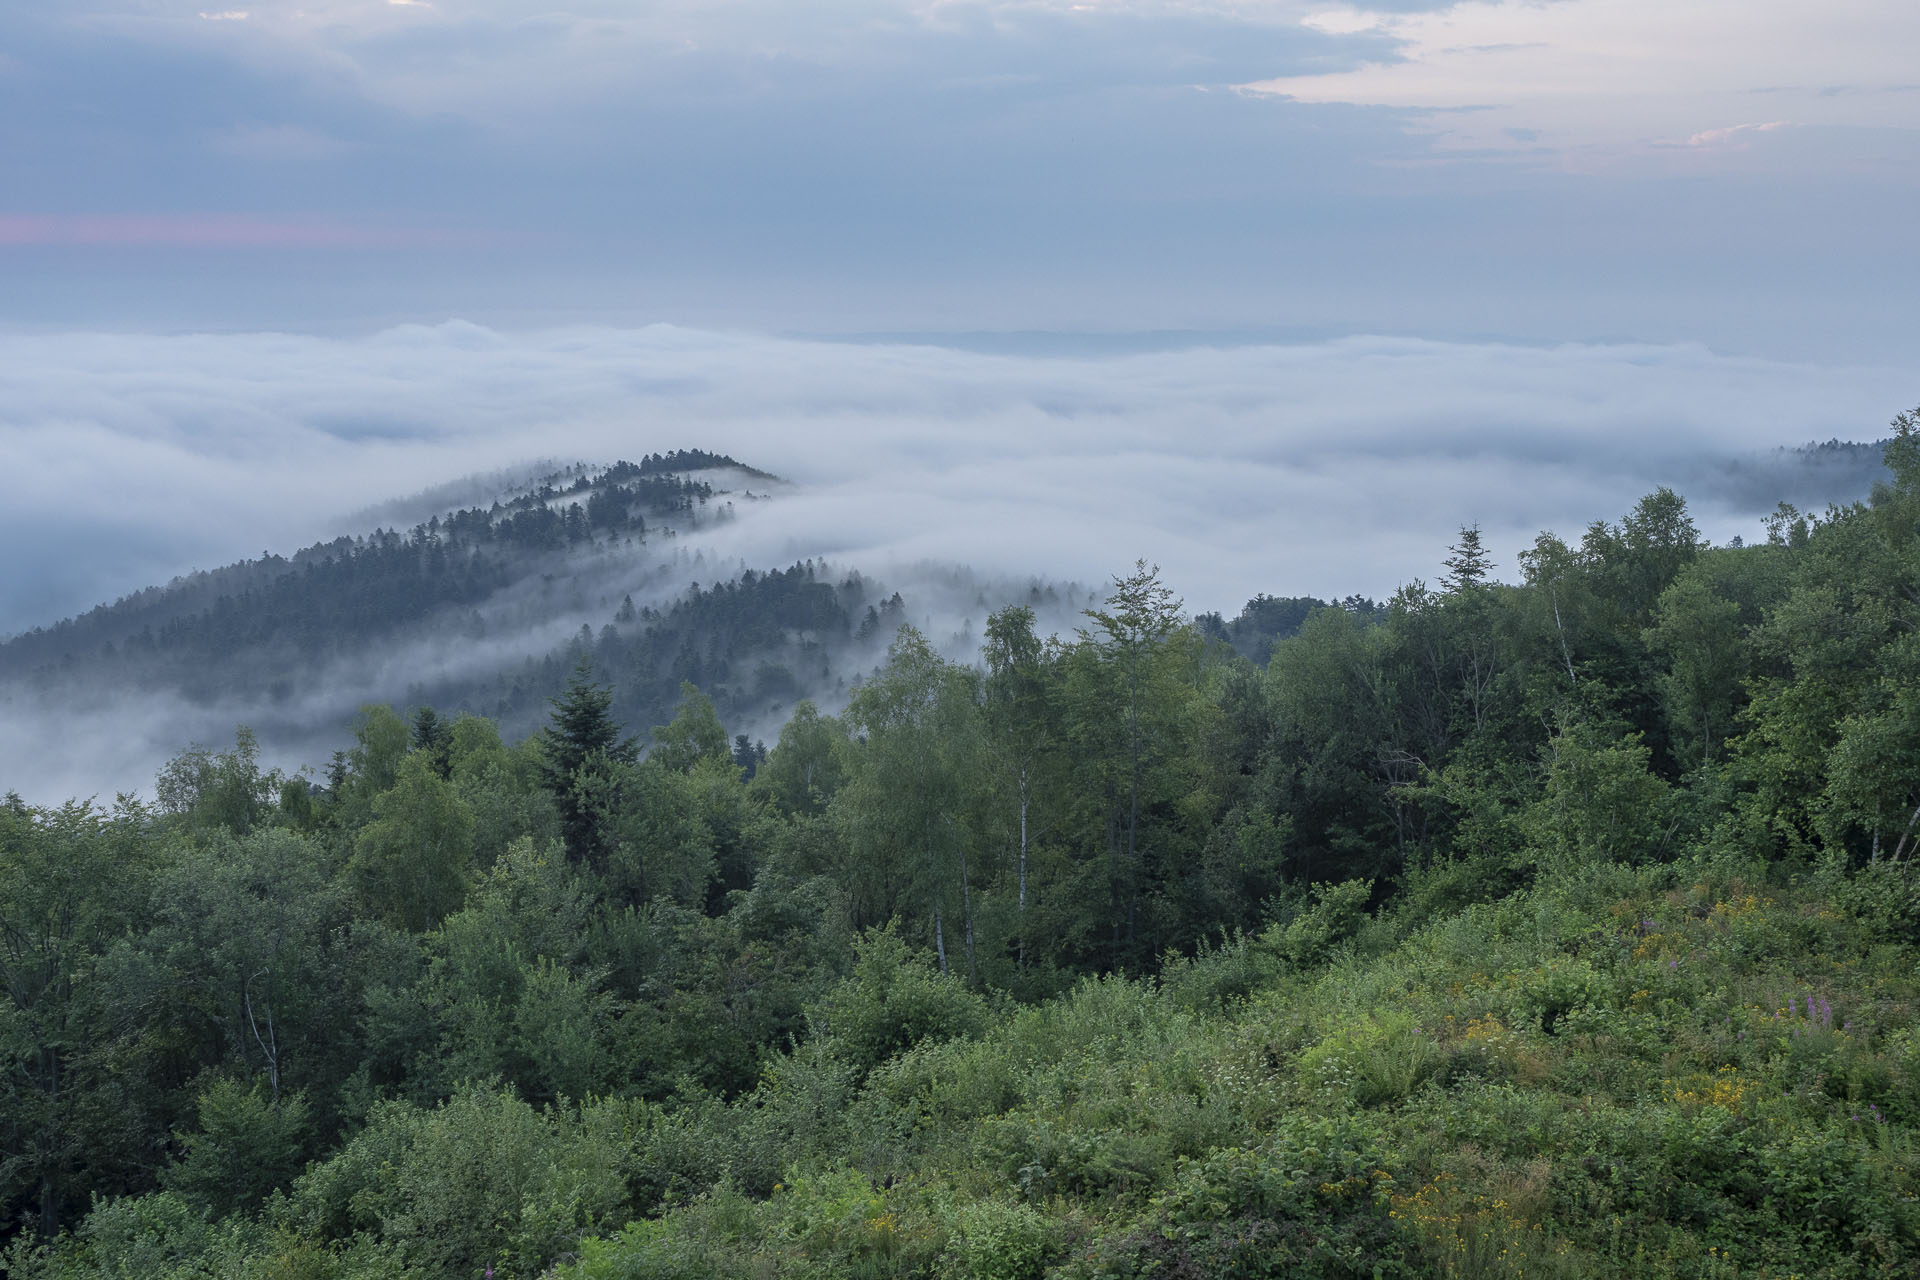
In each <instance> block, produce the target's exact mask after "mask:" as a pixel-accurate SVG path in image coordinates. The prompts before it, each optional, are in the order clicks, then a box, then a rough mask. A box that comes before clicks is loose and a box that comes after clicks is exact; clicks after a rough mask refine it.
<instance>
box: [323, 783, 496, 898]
mask: <svg viewBox="0 0 1920 1280" xmlns="http://www.w3.org/2000/svg"><path fill="white" fill-rule="evenodd" d="M373 815H374V820H373V821H372V822H371V823H369V824H368V825H367V826H366V827H365V828H363V829H362V830H361V832H360V835H359V838H358V839H357V840H356V841H355V842H354V850H353V858H352V860H351V861H350V862H349V863H348V867H347V869H348V873H349V875H350V876H351V877H352V879H353V884H354V889H355V892H356V893H357V894H358V895H359V898H360V901H361V903H362V904H363V907H364V909H365V910H366V912H367V914H369V915H374V916H378V917H380V918H382V919H384V920H386V921H387V922H388V923H390V924H392V925H394V926H395V927H397V928H402V929H407V930H411V931H413V932H415V933H419V932H423V931H425V930H427V929H430V928H432V927H433V926H434V925H435V924H436V923H438V922H439V920H440V919H441V917H443V916H445V915H446V914H447V913H448V912H450V911H452V910H454V909H455V908H456V907H458V906H459V905H460V899H461V898H462V897H463V896H464V895H465V893H466V887H467V866H468V863H469V861H470V860H471V858H472V856H473V815H472V814H470V813H468V812H467V809H466V806H465V805H463V804H462V803H461V801H460V796H459V793H458V792H457V791H456V790H455V789H454V787H453V785H452V784H451V783H449V782H446V781H445V780H443V779H442V778H441V777H440V774H439V771H438V769H437V768H436V767H435V764H434V759H433V756H432V755H431V754H430V753H427V752H421V751H416V752H413V753H411V754H409V755H408V756H407V757H406V758H405V759H404V760H402V761H401V763H400V767H399V770H398V772H397V775H396V776H395V779H394V783H393V786H392V787H391V788H389V789H388V790H386V791H383V792H381V793H380V795H379V797H378V798H376V799H375V800H374V802H373Z"/></svg>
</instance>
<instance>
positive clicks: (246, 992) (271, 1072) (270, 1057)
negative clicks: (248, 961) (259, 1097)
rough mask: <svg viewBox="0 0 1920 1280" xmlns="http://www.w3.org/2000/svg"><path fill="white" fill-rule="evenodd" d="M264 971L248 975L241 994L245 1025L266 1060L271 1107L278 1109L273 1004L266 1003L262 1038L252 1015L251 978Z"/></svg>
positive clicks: (277, 1069) (277, 1047)
mask: <svg viewBox="0 0 1920 1280" xmlns="http://www.w3.org/2000/svg"><path fill="white" fill-rule="evenodd" d="M266 972H267V970H265V969H262V970H260V972H259V973H255V974H252V975H250V976H249V977H248V978H247V981H246V983H245V985H244V987H243V988H242V992H241V994H242V995H243V996H245V998H246V1002H247V1025H248V1026H250V1027H252V1028H253V1038H254V1040H255V1041H256V1042H257V1043H258V1044H259V1045H260V1052H261V1053H262V1054H263V1055H264V1056H265V1057H266V1060H267V1079H268V1081H269V1082H271V1084H272V1085H273V1109H274V1110H275V1111H278V1110H279V1109H280V1039H279V1037H278V1036H276V1035H274V1033H273V1005H272V1004H271V1003H269V1004H268V1005H267V1034H266V1037H265V1038H264V1039H263V1038H262V1037H261V1035H260V1024H259V1023H258V1022H256V1021H255V1020H254V1017H253V980H254V978H257V977H259V976H260V975H261V974H264V973H266Z"/></svg>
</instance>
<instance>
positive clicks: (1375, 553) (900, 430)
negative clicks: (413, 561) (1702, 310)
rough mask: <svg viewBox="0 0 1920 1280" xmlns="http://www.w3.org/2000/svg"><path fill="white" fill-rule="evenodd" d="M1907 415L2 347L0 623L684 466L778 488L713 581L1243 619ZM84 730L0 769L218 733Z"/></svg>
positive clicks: (1332, 347)
mask: <svg viewBox="0 0 1920 1280" xmlns="http://www.w3.org/2000/svg"><path fill="white" fill-rule="evenodd" d="M1914 398H1915V392H1914V388H1913V382H1912V378H1911V375H1910V374H1908V373H1903V372H1902V371H1899V370H1896V369H1891V368H1882V367H1850V368H1849V367H1836V366H1817V365H1805V364H1788V363H1781V362H1773V361H1765V360H1758V359H1752V358H1744V357H1734V356H1726V355H1720V354H1716V353H1714V352H1711V351H1708V350H1706V349H1704V348H1700V347H1694V346H1671V347H1654V346H1632V345H1565V346H1557V347H1533V346H1513V345H1500V344H1492V343H1488V344H1459V343H1437V342H1426V341H1418V340H1411V339H1402V338H1373V337H1357V338H1350V339H1345V340H1341V341H1334V342H1325V343H1317V344H1310V345H1288V346H1277V345H1248V346H1209V347H1191V348H1169V349H1161V350H1149V351H1131V352H1127V353H1124V354H1112V355H1085V354H1082V355H1061V354H1046V355H1017V354H1003V353H1002V354H996V353H984V352H981V351H978V350H963V349H958V348H957V347H945V346H936V345H904V344H886V343H842V342H830V341H815V340H804V339H790V338H776V337H764V336H750V335H741V334H728V333H711V332H697V331H690V330H685V329H676V328H670V327H664V326H662V327H654V328H648V329H641V330H614V329H568V330H551V331H546V332H540V333H531V334H511V333H499V332H494V331H491V330H487V329H482V328H479V327H476V326H473V325H469V324H464V323H457V322H456V323H449V324H444V325H439V326H434V327H418V326H409V327H404V328H399V329H393V330H389V331H386V332H383V333H379V334H376V335H373V336H371V337H367V338H363V339H358V340H338V339H329V338H317V337H303V336H288V335H278V334H230V335H182V336H128V335H104V334H100V335H84V334H67V335H29V336H15V337H11V338H9V339H8V340H7V342H6V343H5V344H4V346H0V432H4V435H5V438H6V440H7V465H6V466H5V467H4V468H0V539H4V541H5V544H6V545H7V546H8V547H9V548H10V549H11V550H12V551H13V554H12V555H11V556H10V557H9V565H8V570H7V572H6V574H5V575H4V577H0V633H5V632H10V631H17V630H21V629H25V628H27V627H30V626H33V625H37V624H41V623H45V622H51V621H53V620H54V619H56V618H58V617H60V616H63V615H66V614H71V613H74V612H77V611H80V610H83V609H85V608H87V607H89V606H91V605H93V604H95V603H98V602H100V601H102V600H106V599H111V598H113V597H115V596H117V595H119V594H121V593H123V592H126V591H129V590H132V589H135V588H138V587H141V586H145V585H149V584H152V583H156V582H164V581H166V580H167V579H168V578H169V577H171V576H173V575H174V574H176V573H179V572H183V571H185V570H187V569H190V568H195V567H212V566H214V565H217V564H221V563H224V562H227V561H231V560H234V559H237V558H240V557H243V556H250V555H258V554H259V553H260V552H261V551H262V549H271V550H273V551H276V552H286V551H291V550H292V549H294V548H295V547H297V546H300V545H304V544H305V543H308V542H311V541H314V540H316V539H319V538H322V537H330V536H333V535H335V534H338V533H341V532H357V531H363V529H364V527H365V523H364V522H363V521H362V520H361V519H357V518H350V517H348V516H346V515H343V513H348V512H356V511H358V512H367V511H369V510H371V511H375V512H380V513H385V514H384V517H383V518H386V519H389V520H392V521H394V522H405V521H406V520H407V519H408V518H409V517H406V516H404V515H403V514H402V513H403V512H404V511H405V510H406V508H407V506H408V505H409V504H406V503H400V502H396V501H395V500H396V499H401V498H404V497H405V496H406V495H409V494H415V493H419V492H421V491H427V490H432V489H433V488H434V487H435V486H446V485H448V484H449V482H455V481H458V480H459V478H460V477H464V476H472V475H475V474H476V473H506V472H511V471H515V470H520V469H522V468H524V465H525V464H526V463H527V461H528V460H529V459H533V458H548V459H557V460H559V461H561V462H569V461H573V460H575V459H580V460H590V461H611V460H613V459H615V458H619V457H626V458H638V457H639V456H640V455H643V454H646V453H649V452H654V451H662V452H664V451H666V450H670V449H674V448H681V447H686V448H701V449H707V450H711V451H714V452H723V453H729V454H732V455H733V456H734V457H736V458H738V459H740V460H741V461H742V462H745V463H748V464H750V465H752V466H755V467H760V468H763V469H765V470H768V471H773V472H776V473H779V474H780V475H782V476H784V477H786V478H787V479H788V480H790V481H791V482H792V487H791V488H786V489H783V490H782V491H781V492H780V493H779V495H778V496H777V498H776V499H775V500H774V501H771V502H768V503H765V504H752V505H753V510H752V511H751V513H750V514H749V513H748V512H746V511H745V510H740V509H741V508H742V507H743V500H742V498H741V497H740V495H738V494H736V495H734V500H735V506H736V509H737V510H740V514H741V515H742V517H744V518H738V519H735V520H732V521H730V522H725V523H719V522H716V523H712V524H710V525H709V526H708V527H707V528H705V529H703V530H701V532H700V536H699V541H700V544H701V549H702V550H703V552H704V553H705V554H706V555H707V556H709V557H712V559H713V561H714V562H718V563H725V564H745V565H752V566H759V567H773V566H780V565H785V564H788V563H791V562H793V561H795V560H798V559H803V558H808V557H822V556H824V557H827V558H829V559H831V560H832V561H833V562H835V563H836V564H838V565H844V566H849V567H854V568H860V569H863V570H867V571H869V572H872V573H876V574H878V575H880V576H883V577H885V576H886V575H887V572H888V570H889V569H890V568H893V567H895V566H899V565H902V564H914V563H918V562H925V561H931V562H936V563H959V564H965V565H969V566H972V567H973V568H974V569H975V570H977V571H978V572H979V573H981V574H983V575H987V576H1000V577H1004V578H1007V579H1010V580H1015V581H1022V580H1026V579H1029V578H1032V577H1036V576H1037V577H1043V578H1047V579H1050V580H1078V581H1080V582H1084V583H1099V582H1102V581H1105V580H1106V579H1107V578H1109V577H1110V576H1111V575H1112V574H1114V573H1117V572H1120V571H1122V570H1124V569H1126V568H1127V567H1128V566H1130V565H1131V563H1132V562H1133V560H1134V559H1136V558H1145V559H1147V560H1149V561H1153V562H1157V563H1158V564H1160V565H1161V566H1162V567H1163V570H1164V574H1165V577H1166V578H1167V580H1168V581H1169V582H1170V583H1171V584H1172V585H1173V586H1174V587H1175V589H1176V590H1177V591H1179V592H1180V594H1182V595H1183V596H1184V597H1185V598H1186V601H1187V603H1188V607H1189V608H1190V609H1195V610H1198V609H1218V610H1220V611H1222V612H1223V613H1226V614H1227V615H1229V616H1231V615H1232V614H1234V613H1235V612H1237V611H1238V609H1239V607H1240V605H1241V604H1242V603H1243V602H1244V601H1245V600H1246V599H1247V598H1248V597H1250V596H1251V595H1253V594H1254V593H1256V592H1259V591H1267V592H1271V593H1273V594H1277V595H1295V594H1303V595H1304V594H1312V595H1319V596H1323V597H1327V596H1344V595H1346V594H1349V593H1352V592H1360V593H1363V594H1369V595H1374V596H1382V595H1385V594H1387V593H1389V592H1391V591H1392V590H1393V588H1394V587H1395V586H1397V585H1399V584H1400V583H1402V582H1404V581H1406V580H1407V579H1409V578H1413V577H1428V578H1431V577H1433V576H1434V575H1435V574H1436V573H1437V572H1438V568H1439V563H1440V560H1441V559H1442V557H1443V556H1444V555H1445V554H1446V548H1447V546H1448V544H1449V543H1450V542H1451V541H1452V540H1453V537H1454V534H1455V530H1456V529H1457V528H1458V526H1460V525H1461V524H1463V523H1468V522H1476V521H1477V522H1478V523H1479V524H1480V525H1481V527H1482V529H1483V531H1484V532H1485V534H1486V536H1487V538H1488V541H1489V543H1490V545H1491V546H1492V547H1493V548H1494V550H1495V552H1496V554H1497V555H1498V557H1499V572H1501V573H1503V574H1510V573H1511V572H1512V570H1513V553H1514V552H1515V551H1516V550H1518V549H1519V548H1520V547H1522V546H1524V545H1526V544H1527V543H1529V542H1531V540H1532V538H1533V536H1534V535H1535V534H1536V533H1537V532H1538V531H1539V530H1541V529H1543V528H1553V529H1556V530H1559V531H1561V532H1562V533H1564V534H1568V535H1576V534H1577V533H1578V532H1579V531H1580V530H1581V529H1582V528H1583V527H1584V526H1585V525H1586V524H1588V523H1589V522H1591V521H1593V520H1596V519H1617V518H1618V517H1619V516H1620V515H1621V514H1622V513H1623V512H1624V511H1626V510H1627V508H1628V507H1630V506H1631V504H1632V503H1633V502H1634V500H1635V499H1637V498H1638V497H1639V496H1640V495H1642V494H1643V493H1645V492H1647V491H1648V490H1649V489H1651V488H1652V487H1654V486H1655V485H1658V484H1663V483H1664V484H1670V485H1673V486H1674V487H1676V488H1678V489H1680V490H1681V491H1682V492H1683V493H1685V494H1687V495H1688V496H1689V498H1690V500H1691V503H1692V507H1693V510H1694V514H1695V517H1696V519H1697V520H1698V521H1699V523H1700V525H1701V527H1702V528H1703V530H1704V531H1705V532H1706V533H1707V534H1708V535H1709V536H1711V537H1713V538H1715V539H1716V540H1723V539H1725V538H1727V537H1730V536H1732V535H1734V534H1741V535H1744V536H1747V537H1752V536H1753V535H1755V534H1756V533H1757V532H1758V531H1759V527H1760V526H1759V517H1760V515H1761V514H1762V513H1763V512H1764V510H1765V509H1766V508H1767V507H1770V506H1771V503H1770V502H1766V503H1764V504H1762V505H1760V506H1758V507H1756V505H1755V498H1754V494H1753V493H1752V491H1751V486H1750V485H1749V486H1747V487H1745V488H1741V487H1737V486H1731V485H1727V484H1725V483H1723V480H1722V475H1721V470H1720V468H1721V467H1722V464H1723V463H1724V461H1725V460H1727V459H1729V458H1731V457H1734V456H1737V455H1741V454H1747V453H1751V452H1753V451H1759V450H1766V449H1770V448H1773V447H1776V446H1782V445H1797V444H1801V443H1805V442H1807V441H1809V440H1815V439H1822V440H1823V439H1827V438H1828V437H1831V436H1839V437H1841V438H1843V439H1873V438H1877V437H1878V436H1880V435H1881V434H1883V433H1884V430H1885V423H1886V421H1887V419H1888V418H1889V417H1890V416H1892V414H1893V413H1894V412H1896V411H1897V410H1899V409H1901V408H1903V407H1911V403H1912V401H1913V400H1914ZM523 473H524V472H523ZM749 487H751V486H749ZM473 488H476V487H475V486H464V487H455V488H449V489H442V490H441V491H440V492H439V493H437V494H435V495H434V496H435V498H436V499H438V498H440V497H444V496H448V495H455V494H457V495H458V496H457V497H454V498H453V501H467V500H469V499H470V498H472V497H477V496H478V494H477V489H476V492H475V493H474V494H469V493H468V492H467V489H473ZM436 505H451V504H450V503H436ZM895 571H896V572H897V569H896V570H895ZM716 576H717V575H716ZM708 580H711V579H708ZM948 621H951V620H943V621H942V624H941V625H945V624H946V622H948ZM962 621H965V619H962ZM971 621H972V624H973V626H974V627H975V628H976V629H977V627H978V625H979V619H977V618H975V619H972V620H971ZM571 625H572V623H571V622H570V621H569V623H568V626H571ZM554 630H556V631H559V630H560V628H559V627H558V626H556V627H555V628H554ZM98 714H99V715H100V716H101V722H100V724H99V732H98V740H97V746H96V745H90V744H93V743H94V742H95V739H96V735H95V733H94V732H93V731H92V730H91V729H90V728H89V727H88V726H86V725H78V724H69V725H68V726H67V729H66V733H67V735H68V736H67V739H66V740H67V741H68V742H70V743H71V744H73V745H72V749H71V751H65V750H63V751H62V752H60V753H57V754H58V756H59V757H60V758H59V759H57V760H56V759H53V758H49V757H48V754H47V752H46V750H45V746H46V742H47V740H48V739H47V735H46V734H45V733H44V732H43V729H44V726H43V725H42V724H41V723H40V720H39V717H38V716H37V715H30V714H26V709H25V708H24V707H23V706H22V705H21V704H18V703H16V704H15V705H14V707H13V708H12V709H11V712H10V714H9V715H8V717H7V719H6V721H5V722H4V724H0V786H19V787H21V789H22V790H23V791H28V790H29V788H31V790H32V791H33V792H35V793H39V794H33V795H32V798H35V799H47V800H50V799H55V798H58V796H57V794H47V791H48V789H51V790H52V791H54V792H57V793H60V794H64V793H67V792H77V793H82V794H84V793H87V792H95V791H97V792H103V793H104V792H111V791H113V790H115V789H119V788H124V787H131V786H141V785H145V784H146V783H147V782H148V781H149V780H150V777H151V765H152V764H153V763H154V762H156V760H157V759H158V758H163V757H164V755H165V754H169V753H171V751H173V750H176V749H178V748H179V747H180V746H183V745H185V743H186V742H187V741H188V740H190V739H194V738H198V739H200V740H202V741H206V740H209V739H210V738H211V739H212V740H214V741H219V740H221V739H223V738H225V739H228V740H230V733H231V720H229V721H228V722H227V723H226V724H224V725H222V726H218V727H216V728H213V729H212V731H211V732H209V727H208V726H207V725H206V724H205V723H204V717H202V716H200V715H198V714H192V713H190V712H189V711H187V710H186V709H183V708H181V707H179V706H175V705H172V704H170V703H168V702H166V701H165V700H163V699H156V700H150V701H148V702H146V703H144V704H143V705H140V706H133V705H124V704H123V705H120V706H118V707H115V708H103V709H102V710H101V711H100V712H99V713H98ZM234 718H238V717H237V716H236V717H234ZM88 719H89V720H91V719H93V716H92V715H89V716H88ZM344 739H345V731H344V727H343V728H342V730H341V733H340V735H339V741H344ZM156 751H157V752H158V753H159V755H158V756H157V757H156V756H155V752H156ZM307 760H308V762H310V763H313V764H320V763H322V762H323V758H314V757H307ZM290 763H292V761H290Z"/></svg>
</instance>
